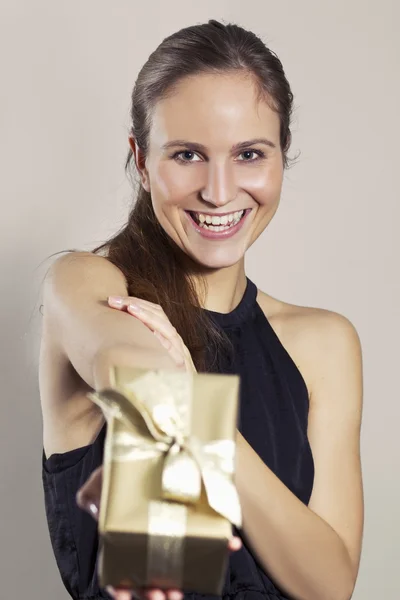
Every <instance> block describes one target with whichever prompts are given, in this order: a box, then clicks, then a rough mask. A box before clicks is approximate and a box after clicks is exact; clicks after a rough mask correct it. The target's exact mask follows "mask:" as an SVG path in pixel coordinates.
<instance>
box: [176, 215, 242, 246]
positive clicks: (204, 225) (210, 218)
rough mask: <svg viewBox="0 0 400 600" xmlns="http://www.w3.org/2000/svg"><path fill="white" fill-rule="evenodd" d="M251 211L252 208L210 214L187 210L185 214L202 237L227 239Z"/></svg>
mask: <svg viewBox="0 0 400 600" xmlns="http://www.w3.org/2000/svg"><path fill="white" fill-rule="evenodd" d="M250 211H251V208H247V209H242V210H239V211H236V212H232V213H228V214H226V215H210V214H203V213H200V212H193V211H189V210H185V214H186V215H187V216H188V219H189V221H190V223H191V224H192V226H193V227H194V229H195V230H196V231H197V233H199V234H200V235H201V236H202V237H206V238H209V239H225V238H227V237H231V236H232V235H234V234H235V233H237V232H238V231H239V230H240V229H241V228H242V226H243V223H244V221H245V219H246V217H247V215H248V214H249V212H250Z"/></svg>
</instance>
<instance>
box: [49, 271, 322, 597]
mask: <svg viewBox="0 0 400 600" xmlns="http://www.w3.org/2000/svg"><path fill="white" fill-rule="evenodd" d="M256 296H257V287H256V286H255V284H254V283H253V282H252V281H250V280H249V279H248V278H247V287H246V290H245V293H244V295H243V297H242V299H241V301H240V303H239V304H238V306H237V307H236V308H235V309H234V310H233V311H231V312H230V313H217V312H213V311H207V313H208V314H209V316H210V317H211V318H212V319H213V321H214V322H215V323H217V325H218V326H219V327H221V328H222V329H223V330H224V331H225V333H226V334H227V335H228V337H229V338H230V340H231V341H232V343H233V347H234V353H233V355H232V354H230V355H229V356H228V354H225V355H223V356H220V357H219V359H218V361H217V362H216V363H215V364H214V366H213V368H210V370H213V371H214V372H221V373H235V374H239V375H240V402H241V407H240V415H239V423H238V429H239V430H240V432H241V433H242V435H243V436H244V437H245V439H246V440H247V441H248V442H249V444H250V445H251V446H252V447H253V449H254V450H255V451H256V452H257V454H258V455H259V456H260V457H261V458H262V460H263V461H264V462H265V463H266V464H267V465H268V467H269V468H270V469H271V470H272V471H273V472H274V473H275V474H276V475H277V476H278V477H279V479H280V480H281V481H282V482H283V483H284V484H285V485H286V486H287V487H288V488H289V489H290V490H291V491H292V492H293V493H294V494H295V495H296V496H297V497H298V498H299V499H300V500H301V501H302V502H303V503H304V504H308V502H309V500H310V497H311V492H312V487H313V481H314V462H313V457H312V453H311V448H310V444H309V441H308V438H307V422H308V409H309V400H308V392H307V387H306V384H305V381H304V379H303V377H302V375H301V373H300V371H299V369H298V368H297V366H296V365H295V363H294V361H293V360H292V358H291V357H290V356H289V354H288V353H287V351H286V350H285V348H284V347H283V345H282V344H281V342H280V340H279V338H278V337H277V335H276V334H275V332H274V330H273V329H272V327H271V325H270V324H269V322H268V319H267V318H266V316H265V314H264V313H263V311H262V310H261V308H260V306H259V305H258V303H257V301H256ZM211 359H212V357H210V360H211ZM105 433H106V424H105V425H104V426H103V428H102V429H101V431H100V433H99V434H98V436H97V439H96V440H95V441H94V443H92V444H89V445H88V446H84V447H82V448H77V449H75V450H72V451H69V452H66V453H63V454H53V455H51V456H50V457H49V458H48V459H46V456H45V453H44V451H43V457H42V478H43V487H44V499H45V508H46V516H47V522H48V527H49V533H50V540H51V544H52V548H53V551H54V555H55V558H56V561H57V565H58V568H59V571H60V574H61V577H62V580H63V583H64V585H65V587H66V589H67V590H68V592H69V593H70V595H71V597H72V598H74V599H76V600H78V599H79V600H100V599H104V598H106V599H109V598H110V596H109V594H107V592H106V591H105V590H104V589H99V586H98V582H97V552H98V535H97V523H96V521H95V520H94V519H93V518H92V517H91V516H90V515H89V514H88V513H86V512H85V511H83V510H81V509H80V508H78V506H77V505H76V502H75V495H76V492H77V490H78V489H79V488H80V487H81V486H82V485H83V484H84V483H85V481H86V480H87V479H88V477H89V475H90V474H91V473H92V471H93V470H94V469H96V468H97V467H98V466H99V465H100V464H101V463H102V459H103V444H104V439H105ZM253 485H257V482H256V481H254V482H253ZM235 533H236V534H238V532H237V531H235ZM239 535H240V533H239ZM243 542H244V543H243V547H242V548H241V550H239V551H237V552H233V553H232V554H231V555H230V561H229V567H228V570H227V574H226V582H225V586H224V590H223V597H224V598H225V597H228V596H231V597H232V596H235V600H265V599H267V600H286V596H285V595H284V594H283V593H282V591H281V590H279V588H278V587H277V586H275V585H274V583H273V581H272V580H271V578H270V577H269V576H268V573H267V572H265V571H264V570H263V569H262V567H261V565H260V564H259V563H258V561H257V558H256V557H255V556H254V555H252V553H251V551H250V549H249V548H248V547H247V546H246V540H245V539H244V540H243ZM215 599H216V596H205V595H203V594H191V593H188V594H186V597H185V600H215ZM226 600H227V598H226Z"/></svg>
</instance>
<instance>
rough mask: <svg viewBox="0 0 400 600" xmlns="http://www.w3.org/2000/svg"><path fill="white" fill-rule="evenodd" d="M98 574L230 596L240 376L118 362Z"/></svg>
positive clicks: (109, 398) (98, 397)
mask: <svg viewBox="0 0 400 600" xmlns="http://www.w3.org/2000/svg"><path fill="white" fill-rule="evenodd" d="M111 382H112V383H111V386H110V389H107V390H101V391H100V392H93V393H91V394H89V397H90V398H91V400H92V401H93V402H95V403H96V404H98V405H99V406H100V407H101V408H102V410H103V412H104V414H105V417H106V419H107V435H106V440H105V447H104V461H103V462H104V472H103V487H102V494H101V500H100V513H99V534H100V555H99V583H100V585H101V587H105V586H107V585H111V586H118V585H127V586H132V587H134V588H137V587H139V588H142V587H155V588H161V589H169V588H175V587H176V588H179V589H181V590H183V591H192V592H198V593H203V594H216V595H221V593H222V589H223V585H224V581H225V576H226V568H227V564H228V559H229V550H228V541H229V539H230V538H231V536H232V524H234V525H236V527H239V528H240V527H241V508H240V503H239V498H238V495H237V491H236V488H235V485H234V465H235V435H236V425H237V415H238V408H239V385H240V379H239V376H238V375H222V374H213V373H196V372H193V373H192V372H191V373H187V372H180V371H179V372H178V371H174V370H167V369H163V370H149V369H141V368H131V367H117V366H116V367H112V371H111Z"/></svg>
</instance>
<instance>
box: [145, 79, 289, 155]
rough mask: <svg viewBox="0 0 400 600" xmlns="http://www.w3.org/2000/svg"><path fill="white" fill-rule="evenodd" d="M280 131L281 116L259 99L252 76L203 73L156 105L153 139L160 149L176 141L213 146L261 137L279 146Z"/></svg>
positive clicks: (152, 129) (180, 84) (186, 81)
mask: <svg viewBox="0 0 400 600" xmlns="http://www.w3.org/2000/svg"><path fill="white" fill-rule="evenodd" d="M279 129H280V123H279V116H278V114H277V113H276V112H275V111H273V110H272V109H271V108H270V106H269V105H268V103H267V102H266V101H264V100H260V99H259V97H258V89H257V87H256V85H255V83H254V81H252V80H251V79H250V78H249V77H244V76H243V75H242V76H240V75H238V74H229V75H228V74H224V75H209V74H207V75H205V74H202V75H197V76H195V77H190V78H186V79H184V80H182V81H181V82H180V83H179V84H178V85H177V86H176V88H175V89H174V93H173V94H171V95H170V96H168V97H167V98H165V99H163V100H161V101H160V102H158V103H157V104H156V106H155V108H154V111H153V113H152V126H151V131H150V137H151V139H152V141H153V143H154V144H156V145H157V146H158V145H160V146H161V145H163V144H165V143H166V142H168V141H170V140H172V139H190V140H191V141H193V142H194V141H196V142H199V143H205V140H207V139H208V140H209V142H210V143H211V142H212V140H213V139H216V140H221V136H222V139H225V138H226V139H227V140H229V141H230V143H236V142H238V141H241V139H250V138H255V137H260V136H261V135H265V136H266V137H269V138H271V137H272V138H273V141H274V142H276V143H279ZM243 136H245V137H243ZM236 138H238V139H236ZM239 138H240V139H239Z"/></svg>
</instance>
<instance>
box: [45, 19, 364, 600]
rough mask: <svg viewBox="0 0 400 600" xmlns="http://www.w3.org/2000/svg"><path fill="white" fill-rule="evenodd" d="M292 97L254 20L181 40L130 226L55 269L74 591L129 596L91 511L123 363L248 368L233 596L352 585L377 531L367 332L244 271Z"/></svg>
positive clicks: (52, 334)
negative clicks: (365, 413)
mask: <svg viewBox="0 0 400 600" xmlns="http://www.w3.org/2000/svg"><path fill="white" fill-rule="evenodd" d="M292 104H293V95H292V92H291V90H290V86H289V83H288V81H287V79H286V76H285V73H284V70H283V67H282V64H281V62H280V60H279V59H278V57H277V56H276V55H275V54H274V53H273V52H272V51H271V50H269V49H268V48H267V47H266V46H265V44H264V43H263V42H262V41H261V40H260V39H259V38H258V37H257V36H256V35H255V34H254V33H252V32H249V31H246V30H245V29H243V28H241V27H239V26H237V25H223V24H221V23H219V22H217V21H210V22H209V23H206V24H203V25H196V26H193V27H188V28H186V29H182V30H180V31H178V32H176V33H174V34H173V35H171V36H169V37H168V38H166V39H165V40H164V41H163V42H162V43H161V44H160V46H159V47H158V48H157V49H156V50H155V51H154V52H153V53H152V54H151V56H150V58H149V59H148V61H147V62H146V64H145V65H144V66H143V68H142V69H141V71H140V73H139V75H138V78H137V81H136V84H135V86H134V90H133V94H132V109H131V117H132V126H131V128H130V131H129V134H128V142H129V152H128V157H127V160H126V170H127V172H130V171H132V173H134V174H136V175H137V176H138V179H139V190H138V193H137V196H135V202H134V204H133V207H132V209H131V211H130V214H129V217H128V220H127V223H126V225H125V226H124V227H123V228H122V229H121V230H120V231H119V232H118V233H117V234H116V235H114V236H113V237H112V238H111V239H109V240H108V241H107V242H105V243H104V244H102V245H101V246H99V247H98V248H95V249H94V250H93V252H92V253H82V252H73V251H71V253H70V254H69V255H67V256H66V257H62V258H61V259H59V260H58V261H56V262H55V264H54V265H53V266H52V268H51V270H50V273H49V275H48V277H47V279H46V286H45V295H44V306H45V310H44V322H43V337H42V347H41V361H40V365H41V366H40V369H41V371H40V391H41V401H42V409H43V423H44V452H43V483H44V489H45V500H46V513H47V519H48V522H49V530H50V535H51V540H52V544H53V548H54V552H55V555H56V558H57V564H58V567H59V569H60V573H61V576H62V578H63V581H64V584H65V586H66V587H67V589H68V591H69V592H70V595H71V596H72V598H76V599H79V600H99V599H101V598H108V597H109V596H108V594H107V592H106V591H105V590H102V589H100V588H99V585H98V581H97V576H96V568H97V550H98V536H97V529H96V523H95V521H94V520H93V519H91V517H89V515H87V514H86V513H84V512H83V511H82V510H81V508H80V507H84V508H86V509H87V510H88V511H91V512H92V513H93V514H97V506H98V501H99V493H100V492H99V490H100V488H101V464H102V457H103V446H104V436H105V431H106V423H105V422H104V418H103V415H102V414H101V413H100V411H99V410H97V407H95V406H93V405H92V404H91V403H90V402H89V400H88V399H87V396H86V392H87V391H88V390H90V389H92V388H95V389H100V388H101V387H103V386H104V385H106V384H107V382H108V379H107V378H108V377H109V375H108V373H109V366H110V364H112V363H113V362H118V363H120V364H127V365H134V366H148V367H150V368H163V367H165V366H167V367H168V366H169V367H170V366H171V364H172V360H171V361H170V362H168V361H169V359H173V361H174V363H173V364H175V366H178V368H183V369H186V370H193V369H195V370H197V371H200V372H217V373H235V374H238V375H240V382H241V386H240V401H241V406H240V415H239V422H238V430H237V438H236V439H237V461H236V483H237V488H238V492H239V496H240V501H241V504H242V507H243V528H242V530H241V531H240V532H239V531H236V534H237V535H239V536H240V538H241V540H242V545H241V547H240V549H239V546H240V544H238V543H237V539H236V542H235V541H232V540H231V542H230V548H231V550H232V551H233V552H232V554H231V556H230V561H229V566H228V569H227V573H226V581H225V584H224V591H223V596H224V597H225V598H227V599H228V598H229V599H230V600H234V599H236V600H240V599H242V600H243V599H244V600H267V599H268V600H278V599H279V600H285V599H287V598H289V597H290V598H291V599H292V600H348V599H349V598H350V596H351V593H352V590H353V588H354V585H355V580H356V576H357V572H358V565H359V558H360V552H361V536H362V525H363V502H362V482H361V468H360V460H359V438H360V422H361V404H362V377H361V352H360V345H359V340H358V336H357V334H356V332H355V330H354V328H353V326H352V325H351V323H350V322H349V321H348V320H347V319H346V318H345V317H342V316H341V315H338V314H336V313H332V312H330V311H326V310H322V309H313V308H307V307H301V306H294V305H290V304H288V303H285V302H283V301H280V300H277V299H275V298H273V297H272V296H269V295H267V294H265V293H263V292H261V291H260V290H258V289H257V287H256V285H255V284H254V283H253V282H252V281H251V280H250V279H249V278H248V277H247V276H246V273H245V268H244V261H245V254H246V252H247V250H248V249H249V248H250V247H251V246H252V244H253V243H254V242H255V241H256V240H257V238H258V237H259V236H260V235H261V234H262V232H263V231H264V230H265V229H266V227H267V226H268V225H269V223H270V222H271V220H272V218H273V217H274V215H275V213H276V211H277V209H278V206H279V202H280V195H281V188H282V182H283V174H284V170H285V169H287V168H288V166H289V163H290V159H289V158H288V150H289V146H290V141H291V133H290V121H291V113H292ZM152 333H154V334H155V336H153V335H152ZM157 340H159V341H160V342H161V344H159V343H158V341H157ZM85 481H86V484H85V486H84V487H83V488H82V489H81V490H80V492H79V495H78V501H79V503H80V507H78V506H77V504H76V500H75V499H76V494H77V492H78V490H79V489H80V488H81V486H82V485H83V484H84V482H85ZM233 540H235V538H233ZM198 568H199V569H201V568H202V564H201V562H199V567H198ZM109 591H110V593H111V594H112V595H113V596H114V597H115V598H117V597H118V594H119V593H122V592H121V591H120V592H118V591H117V590H109ZM185 591H186V590H185ZM135 592H136V593H139V592H140V594H141V595H142V596H143V597H144V596H145V595H147V597H150V598H152V600H163V599H164V598H165V596H166V595H167V596H168V598H169V600H179V599H180V598H181V597H182V594H181V591H180V590H163V591H161V590H135ZM119 597H121V598H122V596H119ZM125 597H126V596H125ZM127 597H130V591H129V592H128V596H127ZM189 598H190V599H191V600H196V599H197V596H196V594H195V593H191V594H190V595H189V593H188V596H187V600H189ZM202 598H203V600H204V597H202ZM198 600H201V598H200V596H199V597H198ZM210 600H211V598H210Z"/></svg>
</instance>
